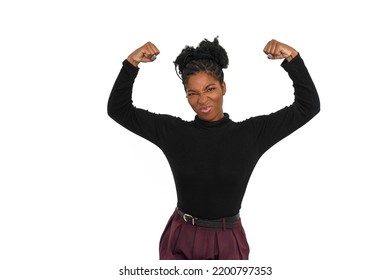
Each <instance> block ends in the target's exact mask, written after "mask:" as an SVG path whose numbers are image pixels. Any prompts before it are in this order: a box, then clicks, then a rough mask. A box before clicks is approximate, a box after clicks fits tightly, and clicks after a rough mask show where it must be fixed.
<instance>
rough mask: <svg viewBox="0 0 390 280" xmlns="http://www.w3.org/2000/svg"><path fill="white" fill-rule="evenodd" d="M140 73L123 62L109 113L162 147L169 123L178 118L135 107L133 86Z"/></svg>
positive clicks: (118, 121) (113, 89)
mask: <svg viewBox="0 0 390 280" xmlns="http://www.w3.org/2000/svg"><path fill="white" fill-rule="evenodd" d="M138 71H139V68H137V67H134V66H133V65H132V64H131V63H129V62H128V61H127V60H125V61H124V62H123V66H122V69H121V70H120V72H119V75H118V77H117V79H116V81H115V83H114V86H113V88H112V91H111V94H110V97H109V99H108V105H107V112H108V115H109V116H110V117H111V118H112V119H114V120H115V121H116V122H117V123H119V124H120V125H122V126H123V127H125V128H127V129H128V130H130V131H131V132H133V133H135V134H137V135H139V136H141V137H143V138H145V139H147V140H149V141H151V142H152V143H154V144H156V145H157V146H161V141H162V138H164V136H165V135H166V134H167V127H169V123H172V121H173V120H174V119H176V118H174V117H172V116H169V115H163V114H155V113H151V112H149V111H147V110H144V109H139V108H136V107H135V106H134V105H133V100H132V93H133V84H134V81H135V78H136V77H137V74H138Z"/></svg>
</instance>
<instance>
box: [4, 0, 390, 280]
mask: <svg viewBox="0 0 390 280" xmlns="http://www.w3.org/2000/svg"><path fill="white" fill-rule="evenodd" d="M11 3H12V4H11ZM384 3H385V1H367V2H363V1H323V2H321V3H319V2H316V1H304V0H298V1H276V2H275V1H274V2H272V1H264V2H263V1H246V0H241V1H211V0H209V1H204V0H198V1H178V0H176V1H157V0H151V1H42V0H41V1H39V0H38V1H12V2H11V1H7V3H6V1H3V2H2V3H1V4H0V28H1V45H0V48H1V51H0V71H1V72H0V79H1V82H0V93H1V99H0V106H1V109H0V121H1V135H2V136H1V138H0V141H1V146H0V164H1V175H0V184H1V189H0V224H1V230H0V237H1V238H0V258H1V259H0V278H1V279H7V280H11V279H125V278H126V277H124V276H119V274H118V270H119V269H120V268H122V267H123V266H124V265H126V266H128V267H136V266H144V267H147V266H153V265H154V266H158V265H165V266H169V265H173V264H175V263H168V262H159V261H157V260H158V242H159V238H160V235H161V233H162V230H163V228H164V226H165V224H166V222H167V220H168V218H169V216H170V215H171V213H172V211H173V210H174V207H175V203H176V193H175V188H174V182H173V178H172V175H171V171H170V168H169V166H168V163H167V161H166V159H165V158H164V155H163V154H162V152H161V151H160V150H158V148H157V147H155V146H153V145H152V144H150V143H149V142H147V141H145V140H143V139H141V138H139V137H138V136H135V135H133V134H132V133H130V132H128V131H126V130H125V129H123V128H122V127H121V126H119V125H118V124H116V123H115V122H114V121H112V120H111V119H110V118H109V117H108V116H107V113H106V104H107V99H108V96H109V93H110V91H111V88H112V85H113V83H114V81H115V78H116V76H117V74H118V72H119V70H120V67H121V63H122V61H123V60H124V59H125V58H126V57H127V55H128V54H129V53H130V52H131V51H133V50H134V49H136V48H138V47H139V46H141V45H142V44H144V43H145V42H147V41H152V42H153V43H155V44H156V46H157V47H158V48H159V49H160V51H161V54H160V55H159V57H158V59H157V60H156V61H155V62H154V63H150V64H142V65H141V71H140V74H139V76H138V78H137V81H136V84H135V86H134V90H135V94H134V102H135V105H136V106H137V107H141V108H146V109H148V110H150V111H153V112H158V113H167V114H171V115H175V116H180V117H181V118H183V119H185V120H191V119H193V117H194V116H193V112H192V110H191V108H190V107H189V105H188V104H187V103H186V102H187V101H186V99H185V97H184V91H183V88H182V85H181V82H180V80H179V79H178V78H177V76H176V74H175V71H174V67H173V63H172V61H173V60H174V59H175V58H176V56H177V55H178V54H179V53H180V51H181V49H182V48H183V47H184V46H185V45H197V44H198V43H199V42H200V41H201V40H203V39H204V38H207V39H209V40H212V39H213V38H214V37H215V36H217V35H219V40H220V43H221V45H222V46H224V47H225V49H226V50H227V52H228V54H229V58H230V65H229V68H228V69H227V70H226V71H225V76H226V83H227V87H228V91H227V94H226V96H225V103H224V109H225V112H228V113H229V114H230V116H231V118H232V119H233V120H235V121H240V120H244V119H246V118H248V117H251V116H255V115H260V114H268V113H270V112H273V111H275V110H278V109H279V108H282V107H284V106H286V105H289V104H290V103H291V102H292V101H293V95H292V87H291V81H290V80H289V78H288V76H287V74H286V73H285V72H284V70H283V69H282V68H281V67H280V66H279V65H280V63H281V61H269V60H267V58H266V57H265V55H264V54H263V53H262V49H263V47H264V46H265V44H266V43H267V42H268V40H270V39H272V38H275V39H277V40H279V41H282V42H284V43H287V44H289V45H291V46H293V47H294V48H296V49H297V50H298V51H299V52H300V53H301V56H302V58H303V59H304V61H305V63H306V65H307V67H308V69H309V71H310V73H311V75H312V78H313V80H314V82H315V84H316V87H317V89H318V92H319V94H320V98H321V106H322V107H321V109H322V110H321V113H320V114H319V115H318V116H317V117H315V119H313V120H312V121H311V122H310V123H308V124H307V125H306V126H305V127H303V128H302V129H300V130H298V131H297V132H295V133H294V134H293V135H291V136H289V137H288V138H286V139H285V140H283V141H282V142H280V143H279V144H277V145H276V146H274V147H273V148H272V149H271V150H269V151H268V152H267V153H266V154H265V155H264V156H263V157H262V158H261V159H260V161H259V163H258V165H257V167H256V169H255V171H254V173H253V176H252V178H251V180H250V183H249V186H248V189H247V192H246V196H245V198H244V201H243V205H242V206H243V207H242V211H241V213H242V217H243V223H244V227H245V229H246V233H247V237H248V241H249V243H250V246H251V254H250V259H251V260H250V261H249V262H247V263H245V264H243V263H241V262H240V263H239V265H249V264H250V265H256V266H272V267H273V270H274V274H273V275H272V276H271V277H268V278H269V279H376V280H379V279H389V278H390V271H389V269H388V267H389V264H390V255H389V254H390V253H389V252H390V241H389V236H390V228H389V224H390V223H389V213H390V206H389V198H390V197H389V191H388V189H389V187H390V180H389V175H388V169H389V168H388V166H389V156H390V154H389V146H388V143H389V140H390V139H389V138H390V137H389V133H388V130H389V125H388V121H389V119H390V118H389V114H388V101H389V98H388V96H389V93H390V91H389V86H388V79H389V70H388V69H387V68H388V65H389V62H390V59H389V55H388V52H389V47H390V46H389V37H388V28H387V27H388V26H389V20H388V13H387V9H385V5H384ZM386 18H387V19H386ZM386 26H387V27H386ZM189 263H191V262H187V263H183V262H180V263H178V264H179V265H182V266H185V265H187V264H189ZM168 264H169V265H168ZM214 264H216V265H227V264H228V263H227V262H217V263H213V265H214ZM192 266H193V267H197V266H198V267H199V266H201V263H200V262H199V263H197V262H194V264H192ZM209 267H210V265H209ZM127 278H128V277H127ZM178 278H180V277H176V278H173V279H178ZM249 278H250V277H248V276H247V277H242V279H249ZM133 279H135V278H134V277H133ZM153 279H159V277H156V278H153ZM166 279H168V278H166ZM183 279H184V277H183ZM204 279H206V278H204ZM240 279H241V278H240Z"/></svg>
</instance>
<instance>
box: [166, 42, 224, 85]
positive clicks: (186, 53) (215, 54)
mask: <svg viewBox="0 0 390 280" xmlns="http://www.w3.org/2000/svg"><path fill="white" fill-rule="evenodd" d="M173 63H174V64H175V69H176V73H177V74H178V76H179V78H181V80H182V82H183V85H184V86H186V84H187V81H188V78H189V76H190V75H194V74H196V73H199V72H206V73H208V74H210V75H212V76H213V77H214V78H215V79H217V80H218V81H219V82H220V83H221V84H222V83H223V81H224V76H223V71H222V69H224V68H227V67H228V65H229V58H228V55H227V53H226V51H225V49H224V48H223V47H222V46H221V45H219V42H218V37H216V38H215V39H214V41H212V42H210V41H208V40H207V39H204V40H203V41H202V42H200V43H199V45H198V47H196V48H194V47H190V46H186V47H185V48H184V49H183V50H182V51H181V53H180V54H179V55H178V57H177V58H176V60H175V61H174V62H173ZM178 70H179V72H178Z"/></svg>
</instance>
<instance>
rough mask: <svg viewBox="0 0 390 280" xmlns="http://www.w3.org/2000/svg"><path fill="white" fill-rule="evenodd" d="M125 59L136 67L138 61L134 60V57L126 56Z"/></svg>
mask: <svg viewBox="0 0 390 280" xmlns="http://www.w3.org/2000/svg"><path fill="white" fill-rule="evenodd" d="M127 61H128V62H130V63H131V64H132V65H133V66H134V67H138V64H139V61H136V60H135V59H134V58H132V57H131V56H128V57H127Z"/></svg>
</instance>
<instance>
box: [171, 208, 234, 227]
mask: <svg viewBox="0 0 390 280" xmlns="http://www.w3.org/2000/svg"><path fill="white" fill-rule="evenodd" d="M177 213H178V214H179V215H180V216H181V217H182V218H183V220H184V221H186V222H187V223H189V224H192V225H194V226H200V227H208V228H229V229H232V228H233V225H234V222H235V221H237V220H238V219H240V213H238V214H237V215H234V216H232V217H226V218H221V219H215V220H206V219H199V218H196V217H193V216H191V215H190V214H187V213H184V212H183V211H181V210H180V209H178V208H177Z"/></svg>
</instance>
